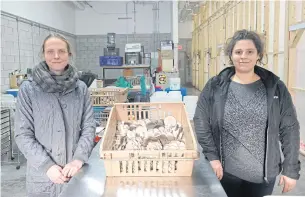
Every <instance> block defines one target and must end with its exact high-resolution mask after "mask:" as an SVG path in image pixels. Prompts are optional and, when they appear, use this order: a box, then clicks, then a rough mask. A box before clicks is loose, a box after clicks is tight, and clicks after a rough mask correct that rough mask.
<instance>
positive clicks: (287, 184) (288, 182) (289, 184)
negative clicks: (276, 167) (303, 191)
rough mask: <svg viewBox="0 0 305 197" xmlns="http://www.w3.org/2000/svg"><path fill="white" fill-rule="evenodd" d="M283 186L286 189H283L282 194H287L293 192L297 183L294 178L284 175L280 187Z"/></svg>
mask: <svg viewBox="0 0 305 197" xmlns="http://www.w3.org/2000/svg"><path fill="white" fill-rule="evenodd" d="M283 184H284V187H283V191H282V193H286V192H289V191H291V190H292V189H293V188H294V187H295V186H296V184H297V181H296V180H294V179H292V178H289V177H287V176H284V175H282V176H281V178H280V182H279V185H283Z"/></svg>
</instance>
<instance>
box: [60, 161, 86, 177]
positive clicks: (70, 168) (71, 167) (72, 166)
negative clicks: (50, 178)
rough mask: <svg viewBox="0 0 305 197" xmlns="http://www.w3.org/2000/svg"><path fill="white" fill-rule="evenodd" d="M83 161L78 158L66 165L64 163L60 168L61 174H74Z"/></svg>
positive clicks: (67, 175)
mask: <svg viewBox="0 0 305 197" xmlns="http://www.w3.org/2000/svg"><path fill="white" fill-rule="evenodd" d="M83 164H84V163H83V162H82V161H80V160H74V161H72V162H70V163H68V164H67V165H65V167H64V169H63V170H62V174H63V175H64V176H65V177H69V178H70V177H72V176H74V175H75V174H76V173H77V172H78V171H79V170H80V169H81V167H82V166H83Z"/></svg>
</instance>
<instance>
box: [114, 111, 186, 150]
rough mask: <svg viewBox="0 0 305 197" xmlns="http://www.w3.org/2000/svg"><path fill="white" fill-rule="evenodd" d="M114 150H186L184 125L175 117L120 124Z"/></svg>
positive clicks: (122, 122)
mask: <svg viewBox="0 0 305 197" xmlns="http://www.w3.org/2000/svg"><path fill="white" fill-rule="evenodd" d="M112 149H113V150H185V149H186V148H185V139H184V135H183V128H182V125H181V124H180V123H179V122H178V121H177V120H176V119H175V118H174V117H173V116H167V117H166V118H164V120H162V119H160V120H149V119H144V120H137V121H132V122H124V121H121V122H118V125H117V132H116V140H115V142H114V145H113V148H112Z"/></svg>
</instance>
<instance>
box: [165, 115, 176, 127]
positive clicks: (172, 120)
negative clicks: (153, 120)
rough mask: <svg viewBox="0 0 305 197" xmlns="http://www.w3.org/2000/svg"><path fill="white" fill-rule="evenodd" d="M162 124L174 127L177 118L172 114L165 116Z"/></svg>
mask: <svg viewBox="0 0 305 197" xmlns="http://www.w3.org/2000/svg"><path fill="white" fill-rule="evenodd" d="M164 125H165V126H166V127H175V126H176V125H177V120H176V118H175V117H173V116H167V117H166V118H164Z"/></svg>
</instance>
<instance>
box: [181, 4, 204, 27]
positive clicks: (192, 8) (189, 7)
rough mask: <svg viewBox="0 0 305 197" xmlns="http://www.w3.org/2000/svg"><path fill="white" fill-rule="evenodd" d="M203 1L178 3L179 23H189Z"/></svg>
mask: <svg viewBox="0 0 305 197" xmlns="http://www.w3.org/2000/svg"><path fill="white" fill-rule="evenodd" d="M202 3H204V1H179V4H178V7H179V22H181V23H182V22H185V21H191V20H192V17H193V15H195V14H196V13H198V11H199V8H200V5H201V4H202Z"/></svg>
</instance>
